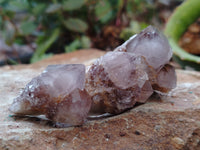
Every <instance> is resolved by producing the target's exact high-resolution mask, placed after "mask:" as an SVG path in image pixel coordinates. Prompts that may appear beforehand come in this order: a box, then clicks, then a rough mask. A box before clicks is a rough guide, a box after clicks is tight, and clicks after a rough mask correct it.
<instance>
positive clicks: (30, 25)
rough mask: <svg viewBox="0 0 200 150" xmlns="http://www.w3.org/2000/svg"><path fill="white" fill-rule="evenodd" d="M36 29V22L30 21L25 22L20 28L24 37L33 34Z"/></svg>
mask: <svg viewBox="0 0 200 150" xmlns="http://www.w3.org/2000/svg"><path fill="white" fill-rule="evenodd" d="M36 27H37V26H36V25H35V24H34V22H32V21H29V22H23V23H22V24H21V26H20V29H21V32H22V34H23V35H28V34H31V33H32V32H33V31H34V30H35V29H36Z"/></svg>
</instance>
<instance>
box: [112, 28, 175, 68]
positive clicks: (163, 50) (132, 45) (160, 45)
mask: <svg viewBox="0 0 200 150" xmlns="http://www.w3.org/2000/svg"><path fill="white" fill-rule="evenodd" d="M115 50H116V51H120V50H125V51H127V52H129V53H134V54H138V55H142V56H144V57H145V58H146V60H147V62H148V63H149V65H150V66H152V67H153V68H154V69H157V70H159V69H160V68H161V67H162V66H164V65H165V64H166V63H168V62H169V60H170V59H171V57H172V50H171V47H170V45H169V42H168V40H167V38H166V37H165V36H164V35H163V34H162V33H160V32H159V31H158V30H157V29H155V28H154V27H152V26H149V27H147V28H146V29H144V30H143V31H142V32H140V33H139V34H137V35H134V36H133V37H131V38H130V39H129V40H128V41H126V42H125V43H124V44H122V45H121V46H119V47H117V48H116V49H115Z"/></svg>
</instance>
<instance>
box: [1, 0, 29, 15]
mask: <svg viewBox="0 0 200 150" xmlns="http://www.w3.org/2000/svg"><path fill="white" fill-rule="evenodd" d="M28 8H29V5H28V2H27V1H22V0H15V1H9V2H8V5H7V7H4V9H6V10H8V11H12V12H13V11H14V12H18V11H23V10H27V9H28Z"/></svg>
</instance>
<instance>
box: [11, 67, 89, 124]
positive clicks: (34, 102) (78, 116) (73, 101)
mask: <svg viewBox="0 0 200 150" xmlns="http://www.w3.org/2000/svg"><path fill="white" fill-rule="evenodd" d="M90 107H91V99H90V96H89V95H88V93H87V92H86V90H85V66H84V65H82V64H72V65H50V66H48V67H47V68H46V70H44V72H43V73H42V74H41V75H39V76H37V77H35V78H33V79H32V80H31V82H30V83H28V84H27V85H26V87H25V89H24V91H23V92H22V93H21V95H20V96H19V97H17V98H16V99H14V102H13V104H12V105H11V107H10V111H12V112H14V113H15V114H17V115H41V114H44V115H46V117H47V118H48V119H50V120H52V121H54V122H59V123H65V124H68V125H81V124H82V123H83V122H84V121H85V119H86V117H87V114H88V111H89V109H90Z"/></svg>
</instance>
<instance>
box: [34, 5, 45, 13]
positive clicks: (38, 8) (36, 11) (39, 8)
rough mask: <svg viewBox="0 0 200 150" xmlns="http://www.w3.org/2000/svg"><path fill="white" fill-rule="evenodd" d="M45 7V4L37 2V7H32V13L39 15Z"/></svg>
mask: <svg viewBox="0 0 200 150" xmlns="http://www.w3.org/2000/svg"><path fill="white" fill-rule="evenodd" d="M45 8H46V4H38V5H37V7H33V8H32V12H33V14H34V15H40V14H41V13H42V12H43V11H44V10H45Z"/></svg>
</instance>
